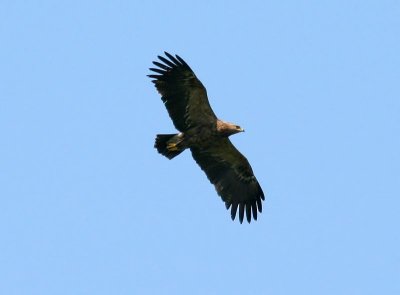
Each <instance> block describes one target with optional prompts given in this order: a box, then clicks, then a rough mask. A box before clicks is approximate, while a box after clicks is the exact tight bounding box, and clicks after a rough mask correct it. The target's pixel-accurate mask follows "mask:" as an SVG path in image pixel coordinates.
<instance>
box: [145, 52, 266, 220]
mask: <svg viewBox="0 0 400 295" xmlns="http://www.w3.org/2000/svg"><path fill="white" fill-rule="evenodd" d="M164 53H165V57H163V56H158V58H159V61H153V64H154V65H155V66H156V67H157V68H150V70H151V71H152V72H154V73H153V74H151V75H148V77H150V78H152V79H153V80H152V82H153V83H154V85H155V87H156V88H157V91H158V92H159V93H160V94H161V100H162V101H163V103H164V105H165V107H166V108H167V111H168V114H169V116H170V117H171V119H172V122H173V124H174V126H175V128H176V129H177V130H179V133H176V134H157V136H156V140H155V144H154V147H155V148H156V149H157V151H158V152H159V153H160V154H162V155H164V156H165V157H167V158H168V159H173V158H174V157H176V156H177V155H179V154H180V153H182V152H183V151H184V150H185V149H190V151H191V152H192V156H193V158H194V160H195V161H196V162H197V164H198V165H199V166H200V168H201V169H202V170H203V171H204V172H205V174H206V175H207V178H208V179H209V181H210V182H211V183H212V184H213V185H214V186H215V189H216V191H217V193H218V195H219V196H220V197H221V198H222V200H223V201H224V202H225V206H226V208H227V209H229V208H230V209H231V218H232V220H234V219H235V217H236V213H237V211H238V209H239V221H240V223H242V222H243V218H244V214H245V212H246V219H247V221H248V222H249V223H250V222H251V217H252V216H253V219H254V220H257V211H258V212H260V213H261V212H262V200H264V199H265V198H264V193H263V191H262V189H261V186H260V184H259V183H258V181H257V179H256V177H255V176H254V173H253V170H252V169H251V166H250V164H249V162H248V161H247V159H246V158H245V157H244V156H243V155H242V154H241V153H240V152H239V151H238V150H237V149H236V148H235V146H234V145H233V144H232V143H231V141H230V140H229V136H230V135H233V134H236V133H239V132H243V131H244V130H243V129H242V128H241V127H240V126H238V125H235V124H232V123H229V122H225V121H222V120H220V119H218V118H217V116H216V115H215V114H214V111H213V110H212V108H211V106H210V103H209V101H208V98H207V91H206V88H205V87H204V86H203V84H202V83H201V82H200V80H199V79H198V78H197V77H196V75H195V74H194V72H193V71H192V69H191V68H190V67H189V66H188V64H187V63H186V62H185V61H184V60H183V59H182V58H181V57H179V56H178V55H175V56H173V55H171V54H169V53H168V52H164Z"/></svg>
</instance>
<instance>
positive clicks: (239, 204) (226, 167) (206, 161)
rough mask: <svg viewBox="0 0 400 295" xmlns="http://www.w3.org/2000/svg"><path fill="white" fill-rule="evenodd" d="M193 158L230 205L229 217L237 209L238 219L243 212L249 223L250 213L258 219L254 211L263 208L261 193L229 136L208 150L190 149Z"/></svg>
mask: <svg viewBox="0 0 400 295" xmlns="http://www.w3.org/2000/svg"><path fill="white" fill-rule="evenodd" d="M191 151H192V155H193V158H194V159H195V161H196V162H197V164H199V166H200V167H201V169H202V170H203V171H204V172H205V173H206V175H207V177H208V179H209V180H210V182H211V183H212V184H214V186H215V189H216V190H217V192H218V194H219V195H220V196H221V198H222V200H223V201H224V202H225V205H226V208H227V209H229V208H230V207H231V217H232V220H234V219H235V217H236V212H237V209H238V208H239V221H240V223H242V222H243V217H244V212H246V218H247V221H248V222H249V223H250V221H251V216H252V215H253V218H254V220H257V210H258V211H259V212H261V211H262V203H261V200H264V199H265V198H264V193H263V191H262V189H261V187H260V184H259V183H258V181H257V179H256V177H255V176H254V174H253V170H252V169H251V166H250V164H249V162H248V161H247V159H246V158H245V157H244V156H243V155H242V154H241V153H240V152H239V151H238V150H237V149H236V148H235V146H234V145H233V144H232V143H231V141H230V140H229V139H228V138H221V139H219V140H217V141H216V142H214V144H213V145H211V146H210V147H209V148H207V149H195V148H191Z"/></svg>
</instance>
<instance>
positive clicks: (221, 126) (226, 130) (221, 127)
mask: <svg viewBox="0 0 400 295" xmlns="http://www.w3.org/2000/svg"><path fill="white" fill-rule="evenodd" d="M217 130H218V132H219V133H221V134H222V135H223V136H230V135H233V134H236V133H239V132H244V129H243V128H242V127H240V126H239V125H236V124H232V123H229V122H224V121H220V120H218V122H217Z"/></svg>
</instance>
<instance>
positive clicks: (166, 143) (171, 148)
mask: <svg viewBox="0 0 400 295" xmlns="http://www.w3.org/2000/svg"><path fill="white" fill-rule="evenodd" d="M177 135H178V134H157V137H156V142H155V143H154V147H155V148H156V149H157V151H158V152H159V153H160V154H161V155H163V156H165V157H167V158H168V159H170V160H171V159H172V158H174V157H176V156H177V155H179V154H180V153H182V152H183V151H184V149H180V148H179V146H178V145H177V144H178V143H179V142H177V139H179V138H178V136H177ZM175 136H176V137H175ZM174 137H175V138H174Z"/></svg>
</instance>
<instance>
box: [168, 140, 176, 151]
mask: <svg viewBox="0 0 400 295" xmlns="http://www.w3.org/2000/svg"><path fill="white" fill-rule="evenodd" d="M167 149H168V150H169V151H171V152H176V151H178V150H179V149H178V147H177V146H176V143H173V142H170V143H168V144H167Z"/></svg>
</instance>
